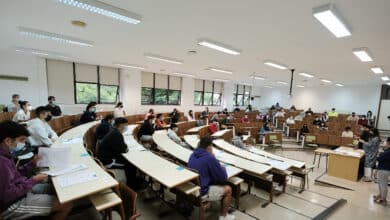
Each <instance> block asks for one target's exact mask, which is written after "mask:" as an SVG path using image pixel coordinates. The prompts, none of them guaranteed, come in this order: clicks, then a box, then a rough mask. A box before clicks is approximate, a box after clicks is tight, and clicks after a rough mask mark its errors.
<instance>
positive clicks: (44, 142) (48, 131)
mask: <svg viewBox="0 0 390 220" xmlns="http://www.w3.org/2000/svg"><path fill="white" fill-rule="evenodd" d="M35 115H36V116H37V117H36V118H34V119H32V120H31V121H29V122H28V123H27V129H28V131H29V132H30V137H28V142H29V143H30V144H31V146H48V147H49V146H51V145H52V144H53V143H54V142H55V141H56V139H57V138H58V136H57V133H56V132H55V131H54V130H53V129H52V128H51V127H50V125H49V124H48V123H47V122H48V121H50V120H51V114H50V110H49V109H48V108H46V107H44V106H40V107H38V108H37V109H36V110H35Z"/></svg>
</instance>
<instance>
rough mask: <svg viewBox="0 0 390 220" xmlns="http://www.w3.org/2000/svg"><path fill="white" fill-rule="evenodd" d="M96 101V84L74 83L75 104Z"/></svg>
mask: <svg viewBox="0 0 390 220" xmlns="http://www.w3.org/2000/svg"><path fill="white" fill-rule="evenodd" d="M89 102H97V84H94V83H76V104H85V103H89Z"/></svg>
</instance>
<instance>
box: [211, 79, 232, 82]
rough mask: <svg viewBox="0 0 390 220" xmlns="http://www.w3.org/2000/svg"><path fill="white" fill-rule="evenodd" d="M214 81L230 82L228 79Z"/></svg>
mask: <svg viewBox="0 0 390 220" xmlns="http://www.w3.org/2000/svg"><path fill="white" fill-rule="evenodd" d="M214 81H220V82H227V81H229V80H227V79H214Z"/></svg>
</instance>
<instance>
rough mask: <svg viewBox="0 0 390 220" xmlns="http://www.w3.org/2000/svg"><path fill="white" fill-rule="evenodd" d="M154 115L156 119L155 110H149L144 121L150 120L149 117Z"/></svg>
mask: <svg viewBox="0 0 390 220" xmlns="http://www.w3.org/2000/svg"><path fill="white" fill-rule="evenodd" d="M151 115H153V117H154V110H153V109H152V108H151V109H149V111H148V113H146V115H145V117H144V120H148V118H149V116H151Z"/></svg>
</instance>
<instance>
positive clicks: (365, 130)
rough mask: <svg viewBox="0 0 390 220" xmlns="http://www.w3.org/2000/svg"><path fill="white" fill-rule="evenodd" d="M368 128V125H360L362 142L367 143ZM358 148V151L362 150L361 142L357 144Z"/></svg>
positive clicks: (368, 136)
mask: <svg viewBox="0 0 390 220" xmlns="http://www.w3.org/2000/svg"><path fill="white" fill-rule="evenodd" d="M370 128H371V127H370V126H369V125H362V126H361V127H360V130H361V132H360V139H361V140H363V141H366V142H367V141H368V139H369V138H370ZM358 148H359V149H363V143H362V142H359V144H358Z"/></svg>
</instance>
